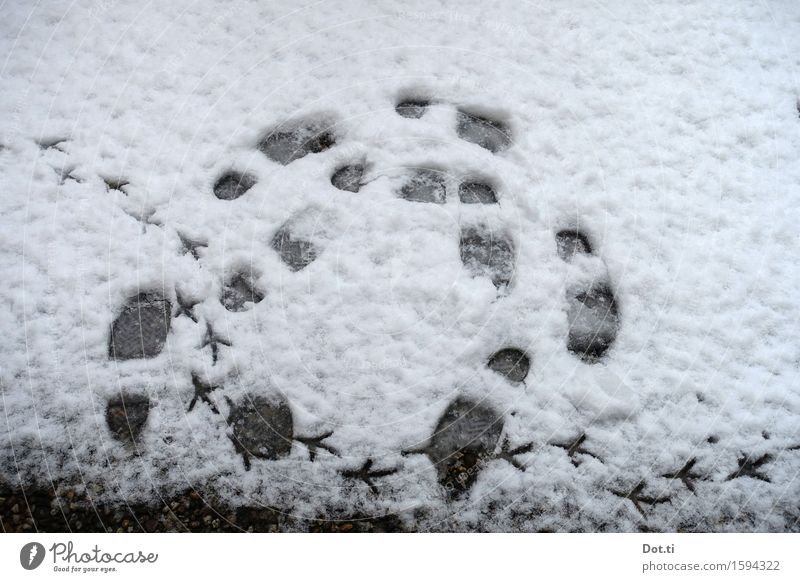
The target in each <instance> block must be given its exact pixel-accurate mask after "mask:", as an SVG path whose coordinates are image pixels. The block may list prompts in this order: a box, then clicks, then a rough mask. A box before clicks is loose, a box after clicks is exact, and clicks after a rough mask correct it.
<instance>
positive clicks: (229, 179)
mask: <svg viewBox="0 0 800 582" xmlns="http://www.w3.org/2000/svg"><path fill="white" fill-rule="evenodd" d="M257 181H258V180H256V177H255V176H253V175H252V174H247V173H241V172H236V171H234V170H230V171H228V172H225V173H224V174H222V176H220V177H219V178H218V179H217V181H216V183H215V184H214V196H216V197H217V198H219V199H220V200H236V199H237V198H240V197H241V196H242V195H243V194H244V193H245V192H247V191H248V190H249V189H250V188H252V187H253V186H255V185H256V182H257Z"/></svg>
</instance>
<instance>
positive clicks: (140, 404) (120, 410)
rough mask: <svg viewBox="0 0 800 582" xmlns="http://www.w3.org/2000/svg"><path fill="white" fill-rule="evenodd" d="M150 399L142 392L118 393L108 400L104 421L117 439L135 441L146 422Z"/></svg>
mask: <svg viewBox="0 0 800 582" xmlns="http://www.w3.org/2000/svg"><path fill="white" fill-rule="evenodd" d="M149 414H150V399H149V398H147V396H145V395H143V394H129V395H124V394H123V395H120V396H119V397H117V398H114V399H112V400H109V401H108V405H107V407H106V423H107V424H108V428H109V430H110V431H111V434H113V435H114V437H116V438H117V439H118V440H120V441H123V442H135V441H137V440H138V438H139V435H140V434H141V432H142V429H143V428H144V425H145V424H146V423H147V417H148V415H149Z"/></svg>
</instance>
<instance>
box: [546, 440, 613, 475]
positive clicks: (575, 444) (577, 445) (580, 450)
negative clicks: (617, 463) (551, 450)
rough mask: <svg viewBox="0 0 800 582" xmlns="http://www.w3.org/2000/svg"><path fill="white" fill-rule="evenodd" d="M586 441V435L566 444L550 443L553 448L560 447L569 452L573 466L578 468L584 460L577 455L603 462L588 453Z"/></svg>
mask: <svg viewBox="0 0 800 582" xmlns="http://www.w3.org/2000/svg"><path fill="white" fill-rule="evenodd" d="M585 441H586V433H583V434H581V435H580V436H579V437H578V438H576V439H575V440H573V441H568V442H566V443H550V445H551V446H554V447H558V448H559V449H564V450H565V451H566V452H567V456H568V457H569V460H570V462H571V463H572V465H573V466H575V467H578V466H579V465H580V464H581V462H582V460H581V458H580V457H578V456H577V455H586V456H587V457H591V458H593V459H595V460H596V461H600V462H601V463H602V460H601V459H600V457H598V456H597V455H595V454H594V453H592V452H591V451H588V450H586V449H585V448H584V446H583V443H584V442H585Z"/></svg>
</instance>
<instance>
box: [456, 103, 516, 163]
mask: <svg viewBox="0 0 800 582" xmlns="http://www.w3.org/2000/svg"><path fill="white" fill-rule="evenodd" d="M456 130H457V132H458V137H460V138H461V139H463V140H465V141H468V142H472V143H474V144H477V145H479V146H481V147H482V148H484V149H487V150H489V151H490V152H492V153H498V152H501V151H503V150H505V149H508V147H509V146H510V145H511V130H510V129H509V127H508V125H507V124H506V123H504V122H502V121H500V120H496V119H490V118H488V117H484V116H482V115H478V114H476V113H469V112H467V111H463V110H459V111H458V114H457V126H456Z"/></svg>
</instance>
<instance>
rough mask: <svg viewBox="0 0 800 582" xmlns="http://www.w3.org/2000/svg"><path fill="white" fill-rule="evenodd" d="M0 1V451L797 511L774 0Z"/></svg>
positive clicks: (701, 524)
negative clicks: (0, 7)
mask: <svg viewBox="0 0 800 582" xmlns="http://www.w3.org/2000/svg"><path fill="white" fill-rule="evenodd" d="M0 29H2V34H0V45H1V46H2V49H3V50H2V53H1V54H3V55H4V57H3V59H4V60H3V61H2V67H0V75H2V83H1V84H0V87H1V88H0V92H2V99H0V119H2V125H1V126H0V189H1V190H0V192H1V193H0V196H1V198H0V200H2V214H1V215H0V276H1V277H2V282H3V284H2V287H0V301H1V302H2V306H3V308H2V309H0V330H1V331H2V335H3V342H2V345H1V346H0V389H1V391H2V392H1V395H2V400H0V416H1V417H2V424H1V425H0V426H2V428H0V431H1V432H2V434H1V435H0V438H2V445H0V481H2V482H4V483H7V484H10V485H13V486H17V485H20V484H24V485H30V484H39V485H42V486H47V485H49V484H50V483H51V482H52V483H55V484H56V485H57V486H58V487H67V486H69V487H79V488H85V489H86V491H87V492H88V493H90V494H91V495H92V496H93V497H95V498H97V499H98V500H101V501H105V502H123V501H126V500H128V501H130V500H135V501H147V500H150V499H157V496H158V495H159V494H162V493H165V492H173V491H179V490H183V489H186V488H187V487H189V488H198V489H200V490H202V491H214V492H215V493H217V494H219V495H221V496H222V497H223V498H224V499H227V500H229V502H230V503H231V504H233V505H245V504H248V505H259V504H264V505H271V506H275V507H278V508H280V509H281V510H282V511H286V512H288V513H291V514H293V515H296V516H301V517H309V518H313V517H337V516H348V515H363V516H370V515H382V514H386V513H396V514H398V515H399V516H400V517H401V518H402V519H403V520H405V521H406V522H407V523H408V524H410V525H411V526H413V527H417V528H419V529H434V530H442V529H444V530H449V529H455V530H466V529H488V530H507V531H543V530H558V531H581V530H589V531H594V530H623V531H637V530H644V529H646V530H664V531H674V530H688V531H694V530H715V531H723V530H734V531H754V530H755V531H784V530H798V529H800V522H799V521H798V520H800V506H799V505H798V501H799V500H800V479H798V477H799V476H800V475H799V474H800V448H798V447H800V386H799V384H798V362H800V325H798V323H800V322H798V316H800V293H798V284H800V261H798V232H797V229H798V224H800V204H798V195H799V194H800V115H799V113H798V95H800V90H799V89H798V80H799V77H798V64H800V34H798V33H797V31H798V30H800V3H798V2H796V1H794V0H783V1H781V0H775V1H767V0H751V1H748V0H741V1H737V2H718V1H714V0H671V1H667V2H658V3H640V2H627V1H623V0H618V1H617V0H606V1H596V0H572V1H570V2H556V1H552V2H551V1H545V2H510V1H505V2H496V1H491V0H489V1H486V2H469V3H464V2H440V1H436V0H434V1H430V0H426V1H424V2H423V1H416V0H409V1H408V2H403V3H394V2H375V1H367V0H356V1H352V2H315V3H307V4H298V3H297V2H296V1H288V0H286V1H284V0H271V1H269V2H263V1H256V0H252V1H244V0H242V1H239V0H232V1H227V2H222V1H220V2H213V1H207V0H203V1H184V0H177V1H174V2H146V3H130V2H118V1H115V0H77V1H74V2H66V1H60V0H53V1H50V2H46V3H38V4H26V3H22V2H18V3H12V4H8V3H7V4H6V5H5V6H4V7H3V18H2V19H0ZM344 169H346V170H344ZM504 350H505V351H504ZM359 468H361V469H359Z"/></svg>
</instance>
